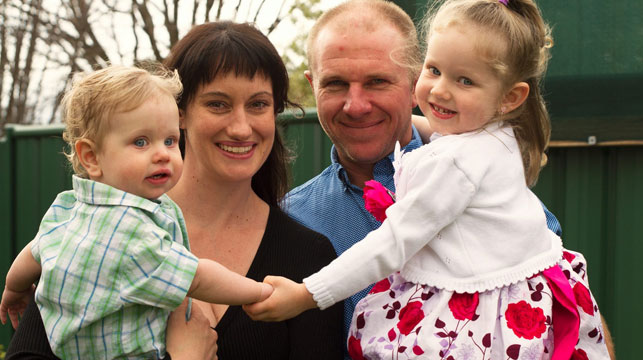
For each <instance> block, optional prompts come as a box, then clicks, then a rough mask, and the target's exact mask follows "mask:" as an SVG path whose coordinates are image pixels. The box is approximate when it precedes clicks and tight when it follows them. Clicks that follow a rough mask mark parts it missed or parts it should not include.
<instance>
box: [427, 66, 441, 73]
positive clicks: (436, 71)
mask: <svg viewBox="0 0 643 360" xmlns="http://www.w3.org/2000/svg"><path fill="white" fill-rule="evenodd" d="M429 72H431V74H433V75H441V74H442V73H441V72H440V70H438V68H436V67H435V66H431V67H429Z"/></svg>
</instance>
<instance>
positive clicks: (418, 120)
mask: <svg viewBox="0 0 643 360" xmlns="http://www.w3.org/2000/svg"><path fill="white" fill-rule="evenodd" d="M412 121H413V125H415V128H416V129H417V131H418V132H419V133H420V138H422V143H423V144H428V143H429V141H430V140H431V135H433V130H431V124H429V120H428V119H427V118H425V117H424V116H419V115H413V116H412Z"/></svg>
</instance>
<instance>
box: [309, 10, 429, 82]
mask: <svg viewBox="0 0 643 360" xmlns="http://www.w3.org/2000/svg"><path fill="white" fill-rule="evenodd" d="M355 16H361V17H362V18H363V19H364V20H365V23H364V26H365V27H366V28H365V30H366V31H373V30H375V29H376V28H378V27H380V26H381V25H382V23H383V22H384V23H388V24H389V25H392V26H393V27H394V28H395V29H397V30H398V31H399V33H400V35H402V40H403V41H404V46H403V48H402V49H394V51H393V52H401V53H402V56H401V57H399V58H394V57H392V60H394V61H395V62H397V63H398V64H399V65H400V66H402V67H404V68H406V69H407V70H408V74H409V78H410V79H411V82H412V83H413V84H415V80H417V78H418V75H419V74H420V69H421V67H422V54H421V51H420V45H419V43H418V37H417V31H416V29H415V24H413V20H411V17H410V16H409V15H408V14H407V13H406V12H404V10H402V9H401V8H400V7H399V6H397V5H395V4H394V3H392V2H389V1H384V0H350V1H347V2H345V3H342V4H340V5H337V6H336V7H334V8H332V9H330V10H328V11H326V12H324V13H323V14H322V15H321V16H320V17H319V19H317V21H316V22H315V25H313V27H312V29H311V30H310V33H309V34H308V39H307V41H306V52H307V57H308V66H309V68H310V70H311V71H313V72H314V71H315V65H316V64H315V62H314V59H315V56H314V55H315V52H316V49H315V44H316V40H317V37H318V36H319V33H320V32H321V31H322V30H323V29H324V28H326V27H328V26H330V25H332V26H334V27H336V28H339V29H340V30H345V31H350V29H349V28H346V29H343V28H341V27H342V26H343V24H344V20H345V19H346V17H355Z"/></svg>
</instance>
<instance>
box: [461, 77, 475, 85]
mask: <svg viewBox="0 0 643 360" xmlns="http://www.w3.org/2000/svg"><path fill="white" fill-rule="evenodd" d="M459 81H460V83H461V84H462V85H473V81H471V79H469V78H466V77H462V78H460V80H459Z"/></svg>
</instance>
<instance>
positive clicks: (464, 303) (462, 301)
mask: <svg viewBox="0 0 643 360" xmlns="http://www.w3.org/2000/svg"><path fill="white" fill-rule="evenodd" d="M477 308H478V293H477V292H476V293H473V294H468V293H463V294H460V293H456V292H454V293H453V295H451V299H449V309H450V310H451V313H452V314H453V317H454V318H456V319H457V320H464V319H469V320H473V317H474V316H475V315H476V309H477Z"/></svg>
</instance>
